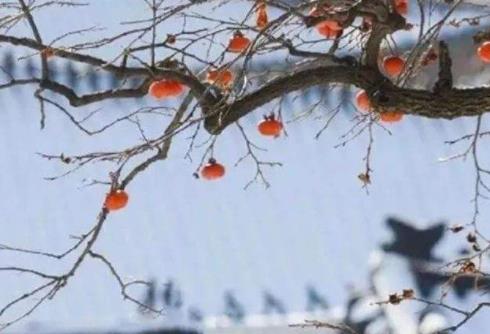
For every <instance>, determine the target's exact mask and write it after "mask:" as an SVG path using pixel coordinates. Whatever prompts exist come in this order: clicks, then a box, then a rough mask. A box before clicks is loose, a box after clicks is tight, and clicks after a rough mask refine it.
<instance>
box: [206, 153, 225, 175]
mask: <svg viewBox="0 0 490 334" xmlns="http://www.w3.org/2000/svg"><path fill="white" fill-rule="evenodd" d="M224 175H225V167H224V166H223V165H222V164H220V163H218V162H217V161H216V159H214V158H211V159H209V161H208V163H207V164H206V165H204V167H203V168H202V169H201V176H202V178H203V179H206V180H217V179H220V178H222V177H223V176H224Z"/></svg>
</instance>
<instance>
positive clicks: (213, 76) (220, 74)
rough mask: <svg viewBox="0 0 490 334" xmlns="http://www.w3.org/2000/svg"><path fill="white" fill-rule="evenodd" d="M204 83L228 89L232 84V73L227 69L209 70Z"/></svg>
mask: <svg viewBox="0 0 490 334" xmlns="http://www.w3.org/2000/svg"><path fill="white" fill-rule="evenodd" d="M206 81H207V82H209V83H210V84H212V85H216V86H219V87H221V88H228V87H230V86H231V84H232V83H233V73H232V72H231V71H230V70H228V69H216V70H210V71H209V72H208V74H207V75H206Z"/></svg>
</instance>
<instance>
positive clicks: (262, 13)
mask: <svg viewBox="0 0 490 334" xmlns="http://www.w3.org/2000/svg"><path fill="white" fill-rule="evenodd" d="M268 23H269V17H268V15H267V6H266V4H265V2H263V1H259V3H258V4H257V20H256V24H257V28H259V29H264V28H265V27H266V26H267V24H268Z"/></svg>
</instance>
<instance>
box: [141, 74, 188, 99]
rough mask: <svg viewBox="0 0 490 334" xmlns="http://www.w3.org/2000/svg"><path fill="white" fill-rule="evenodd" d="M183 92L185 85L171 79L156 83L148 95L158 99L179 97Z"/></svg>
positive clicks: (151, 86) (152, 85)
mask: <svg viewBox="0 0 490 334" xmlns="http://www.w3.org/2000/svg"><path fill="white" fill-rule="evenodd" d="M183 92H184V85H182V84H181V83H180V82H178V81H177V80H170V79H163V80H158V81H154V82H153V83H152V84H151V85H150V88H149V89H148V93H149V94H150V95H151V96H153V97H154V98H156V99H164V98H166V97H174V96H178V95H180V94H182V93H183Z"/></svg>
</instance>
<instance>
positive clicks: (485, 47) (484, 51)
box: [477, 41, 490, 63]
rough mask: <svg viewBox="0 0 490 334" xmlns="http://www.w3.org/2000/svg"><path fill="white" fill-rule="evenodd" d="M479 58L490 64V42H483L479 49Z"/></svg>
mask: <svg viewBox="0 0 490 334" xmlns="http://www.w3.org/2000/svg"><path fill="white" fill-rule="evenodd" d="M477 54H478V57H480V59H481V60H482V61H484V62H485V63H490V41H486V42H483V43H482V44H480V46H479V47H478V51H477Z"/></svg>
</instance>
